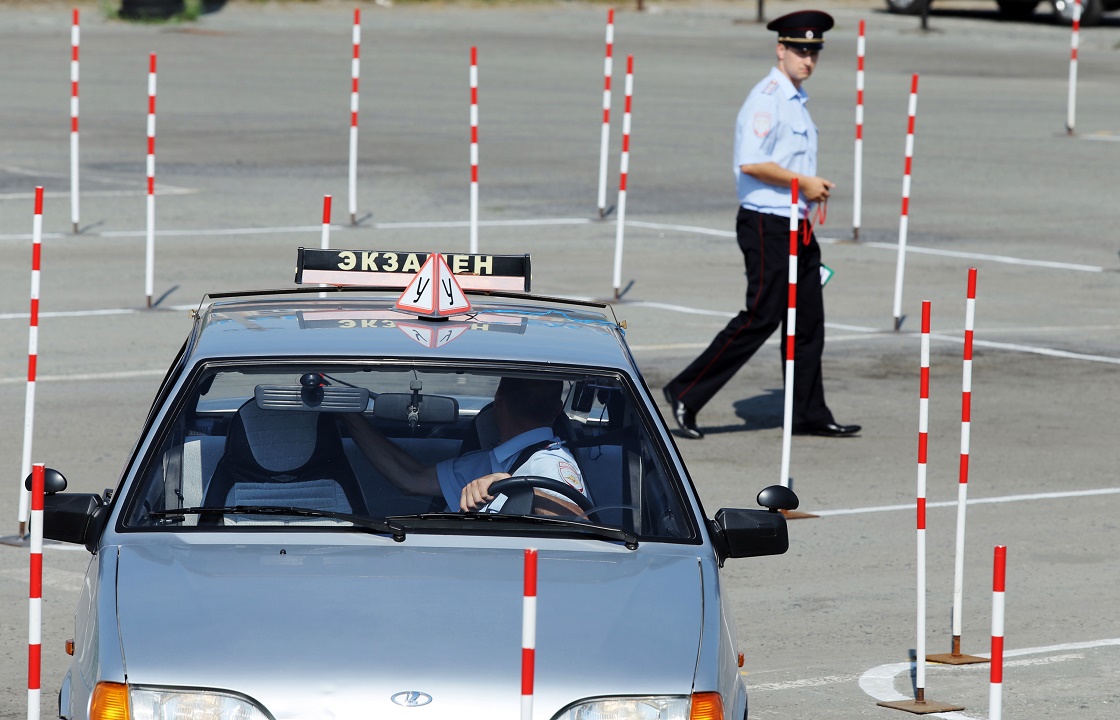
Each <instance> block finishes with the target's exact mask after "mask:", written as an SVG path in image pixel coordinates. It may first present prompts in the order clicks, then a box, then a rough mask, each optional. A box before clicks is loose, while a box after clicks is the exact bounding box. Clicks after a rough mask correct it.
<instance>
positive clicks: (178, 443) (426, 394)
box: [122, 364, 697, 540]
mask: <svg viewBox="0 0 1120 720" xmlns="http://www.w3.org/2000/svg"><path fill="white" fill-rule="evenodd" d="M503 377H506V378H511V379H509V380H505V381H503ZM540 380H548V381H551V384H550V385H549V387H556V388H558V398H559V402H560V403H561V405H559V406H558V409H559V412H556V413H555V415H554V416H552V417H553V421H552V423H551V427H550V428H549V429H548V430H547V431H534V432H536V433H537V434H538V435H539V436H540V437H538V438H537V439H536V441H534V442H533V443H532V444H530V445H528V446H527V447H525V448H523V449H519V450H518V452H516V453H513V452H506V451H505V450H504V448H508V446H507V445H503V444H502V443H503V437H502V432H503V431H502V429H501V422H500V421H499V420H498V418H497V416H498V415H499V413H500V412H501V410H499V408H497V407H496V406H497V405H498V404H499V403H496V402H495V396H496V394H498V393H499V386H500V385H501V384H502V383H503V382H504V383H507V384H508V385H507V386H508V387H513V388H524V387H529V388H532V387H536V386H537V385H534V383H537V382H538V381H540ZM518 382H520V384H516V383H518ZM526 382H528V383H529V384H528V385H526V384H525V383H526ZM518 392H519V393H524V392H525V391H524V390H519V391H518ZM511 393H512V391H508V390H507V391H506V393H505V395H506V400H505V402H506V403H507V404H508V403H510V402H511V401H510V400H509V397H510V395H511ZM528 401H529V400H528V399H527V398H526V397H522V398H521V400H520V402H522V403H525V402H528ZM177 407H178V408H179V409H178V411H177V412H175V413H173V414H172V415H170V416H169V417H167V418H166V420H165V422H164V424H163V427H162V428H161V431H160V435H159V437H158V438H157V440H158V442H156V443H155V444H154V445H153V448H152V450H151V452H149V453H148V456H147V457H146V459H145V464H144V465H143V466H142V468H143V469H142V471H141V474H140V476H139V477H138V481H137V482H135V483H134V487H133V488H132V489H131V490H130V491H129V492H128V495H127V498H126V500H125V510H124V513H123V523H122V527H123V529H126V530H169V529H170V530H176V531H191V532H231V531H232V532H237V531H242V530H246V529H259V528H261V527H269V528H278V529H281V530H282V529H284V528H293V529H299V530H304V529H306V528H308V527H316V528H321V529H325V530H329V529H332V528H334V529H343V528H350V529H352V528H353V527H355V525H356V523H355V521H354V520H353V518H364V519H371V520H383V519H385V518H399V517H407V516H416V515H421V514H430V513H444V512H457V511H458V510H459V508H458V507H457V505H452V504H451V502H450V500H449V498H448V494H447V493H446V492H437V493H433V492H418V491H417V490H416V489H415V488H411V487H401V486H400V485H399V483H398V482H396V481H394V479H393V474H394V472H395V470H394V471H392V472H389V471H386V470H385V469H384V468H382V467H381V464H382V460H383V457H382V455H384V454H388V455H395V454H396V453H397V452H401V453H404V454H405V455H406V456H407V459H408V460H407V461H401V462H406V464H409V466H410V467H419V466H439V467H440V468H441V470H440V471H439V473H437V474H439V476H440V477H441V478H443V477H444V474H445V473H449V475H448V476H449V477H452V476H455V473H459V474H460V475H462V474H464V473H466V474H468V475H469V474H470V473H472V472H482V471H481V470H478V469H477V468H481V467H483V466H484V464H485V463H486V462H495V460H494V459H493V458H491V456H492V455H493V456H495V457H497V456H498V455H499V454H501V453H502V452H506V455H505V456H504V457H505V460H504V462H505V463H506V464H507V465H508V468H507V471H508V472H512V473H513V474H514V475H516V476H523V475H533V476H535V477H537V478H538V479H539V478H541V477H544V478H545V479H546V480H549V479H552V480H556V481H561V482H564V483H566V484H568V485H569V486H571V487H572V488H575V489H576V490H577V491H578V493H579V494H581V495H582V496H583V498H580V497H574V499H573V496H572V494H571V492H568V491H566V489H565V488H563V487H559V488H557V487H556V486H551V485H544V486H542V487H536V486H534V487H533V488H531V492H532V496H533V497H532V498H531V499H526V497H527V496H526V497H523V498H522V500H523V501H524V502H522V503H521V504H520V505H519V504H518V503H517V502H514V501H513V500H514V497H515V496H516V495H517V492H518V491H517V490H516V488H514V489H511V490H510V492H508V493H502V494H501V495H502V497H501V498H500V499H499V500H498V501H496V502H495V503H493V505H494V507H487V508H485V511H487V512H497V513H503V514H513V515H554V516H560V517H564V518H566V519H572V520H576V521H578V522H583V523H587V524H591V525H603V526H608V527H611V528H617V529H620V530H623V531H625V532H626V533H629V534H631V535H634V536H636V537H638V538H641V539H647V540H648V539H663V540H692V539H694V538H695V536H696V532H697V531H696V527H695V523H694V520H693V519H692V517H691V513H690V511H689V510H688V508H689V507H690V506H689V505H688V504H687V503H686V502H685V500H684V494H683V491H682V488H681V484H680V479H679V478H678V477H677V476H676V475H675V474H674V471H673V470H672V466H671V465H669V464H668V463H667V462H666V460H665V459H666V458H667V457H668V453H667V450H666V448H665V447H664V445H663V444H661V443H662V441H661V439H660V438H661V435H660V434H659V433H655V432H651V430H652V428H654V427H656V426H655V425H654V424H653V423H654V422H655V419H654V418H653V417H651V416H650V415H649V414H648V412H647V411H646V410H645V404H644V403H641V402H638V401H637V398H636V396H635V389H634V387H633V386H632V385H631V384H629V383H627V382H626V381H625V380H624V378H623V377H622V376H621V375H618V374H609V373H603V372H588V373H571V372H567V373H557V372H551V371H550V372H547V373H546V372H543V371H531V370H522V369H518V370H517V371H516V372H504V373H502V374H497V373H495V372H494V371H493V370H489V369H486V368H472V367H453V368H449V367H401V366H381V365H353V364H350V365H330V366H323V365H315V366H310V365H308V366H304V365H275V364H274V365H260V366H252V367H247V366H244V365H237V366H231V367H206V368H203V369H201V370H199V371H198V372H196V373H195V376H194V378H193V380H192V384H191V386H190V387H189V388H187V389H185V390H184V391H183V392H182V393H181V395H180V400H179V401H178V402H177ZM505 412H507V413H508V412H510V411H509V410H505ZM355 423H359V424H358V425H356V424H355ZM362 424H364V425H362ZM507 425H508V423H507ZM363 427H368V428H369V432H365V431H363V430H362V428H363ZM505 432H507V434H508V433H509V432H510V431H509V430H508V428H507V429H506V431H505ZM369 434H374V435H376V436H379V437H382V438H384V439H385V440H386V441H388V442H389V443H391V444H392V446H393V447H392V448H388V449H385V448H382V449H381V450H378V449H377V448H376V447H374V446H371V445H370V444H369V439H368V437H366V436H367V435H369ZM507 440H508V438H507ZM390 470H392V468H390ZM530 471H531V472H530ZM537 484H538V485H539V484H540V483H539V482H538V483H537ZM443 488H444V486H443V485H441V489H443ZM560 491H565V492H560ZM456 492H457V490H456ZM520 492H522V494H523V495H524V494H525V491H524V489H522V490H521V491H520ZM506 500H508V501H509V505H508V506H503V505H502V502H503V501H506ZM456 502H457V501H456ZM526 502H528V503H529V504H528V505H526V504H525V503H526ZM234 507H236V508H242V510H241V511H238V512H232V511H230V512H215V511H213V510H207V511H195V512H184V513H183V514H175V513H173V512H169V511H175V510H184V509H197V508H234ZM245 508H270V509H271V510H270V511H269V512H264V511H261V512H253V511H247V510H244V509H245ZM277 508H279V509H283V508H294V509H300V510H304V511H308V512H302V513H296V512H294V511H293V512H292V514H288V515H285V514H283V513H282V512H279V511H277V510H276V509H277ZM410 527H412V528H414V529H415V531H417V532H436V531H437V530H435V529H434V528H431V527H426V526H422V525H412V526H410ZM440 527H443V526H440ZM507 530H508V531H510V532H513V530H511V529H510V524H509V523H487V524H481V525H480V524H477V523H476V524H474V525H472V530H471V532H506V531H507ZM410 531H411V530H410ZM539 531H540V532H547V531H548V529H547V528H539ZM518 532H519V534H524V532H525V528H520V529H519V530H518Z"/></svg>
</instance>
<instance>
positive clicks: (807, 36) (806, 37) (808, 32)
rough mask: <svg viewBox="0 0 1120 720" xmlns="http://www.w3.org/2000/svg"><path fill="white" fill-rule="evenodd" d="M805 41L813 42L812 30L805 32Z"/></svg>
mask: <svg viewBox="0 0 1120 720" xmlns="http://www.w3.org/2000/svg"><path fill="white" fill-rule="evenodd" d="M805 39H806V40H812V39H813V31H812V30H806V31H805Z"/></svg>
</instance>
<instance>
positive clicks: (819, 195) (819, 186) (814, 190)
mask: <svg viewBox="0 0 1120 720" xmlns="http://www.w3.org/2000/svg"><path fill="white" fill-rule="evenodd" d="M834 187H836V183H834V182H832V181H831V180H825V179H824V178H821V177H806V178H803V179H801V180H799V181H798V189H799V190H800V191H801V193H802V194H803V195H805V199H806V200H808V201H809V202H811V203H816V202H824V201H825V200H828V196H829V195H831V194H832V188H834Z"/></svg>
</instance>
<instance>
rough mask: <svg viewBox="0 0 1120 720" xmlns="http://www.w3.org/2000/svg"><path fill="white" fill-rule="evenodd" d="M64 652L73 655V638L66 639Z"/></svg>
mask: <svg viewBox="0 0 1120 720" xmlns="http://www.w3.org/2000/svg"><path fill="white" fill-rule="evenodd" d="M66 654H67V655H73V654H74V638H70V639H69V640H67V641H66Z"/></svg>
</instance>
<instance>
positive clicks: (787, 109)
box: [734, 68, 817, 217]
mask: <svg viewBox="0 0 1120 720" xmlns="http://www.w3.org/2000/svg"><path fill="white" fill-rule="evenodd" d="M808 101H809V96H808V94H806V92H805V89H804V88H800V89H798V88H795V87H794V86H793V83H792V82H791V81H790V79H789V78H788V77H786V76H785V75H783V74H782V72H781V71H780V70H778V68H771V70H770V74H769V75H767V76H766V77H765V78H763V79H762V81H761V82H759V83H758V84H757V85H755V86H754V89H752V90H751V91H750V94H749V95H747V99H746V101H745V102H744V103H743V107H742V108H741V109H740V110H739V117H738V120H737V121H736V123H735V167H734V170H735V177H736V179H737V183H738V191H739V204H740V205H742V206H743V207H745V208H746V209H748V210H755V211H757V212H762V213H769V214H771V215H781V216H783V217H789V205H790V198H789V188H785V187H780V186H778V185H769V184H767V183H764V182H762V181H761V180H757V179H755V178H753V177H751V176H750V175H747V174H746V173H745V172H743V171H742V169H741V168H742V166H743V165H753V164H755V163H764V162H773V163H776V164H777V165H779V166H781V167H783V168H785V169H786V170H790V171H792V172H795V173H798V174H801V175H814V176H815V175H816V174H817V126H816V125H814V124H813V119H812V118H811V117H809V110H808V108H807V107H806V106H805V105H806V103H807V102H808ZM799 206H800V211H801V217H808V215H809V207H808V204H807V203H806V202H805V199H804V196H802V198H801V199H800V202H799Z"/></svg>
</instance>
